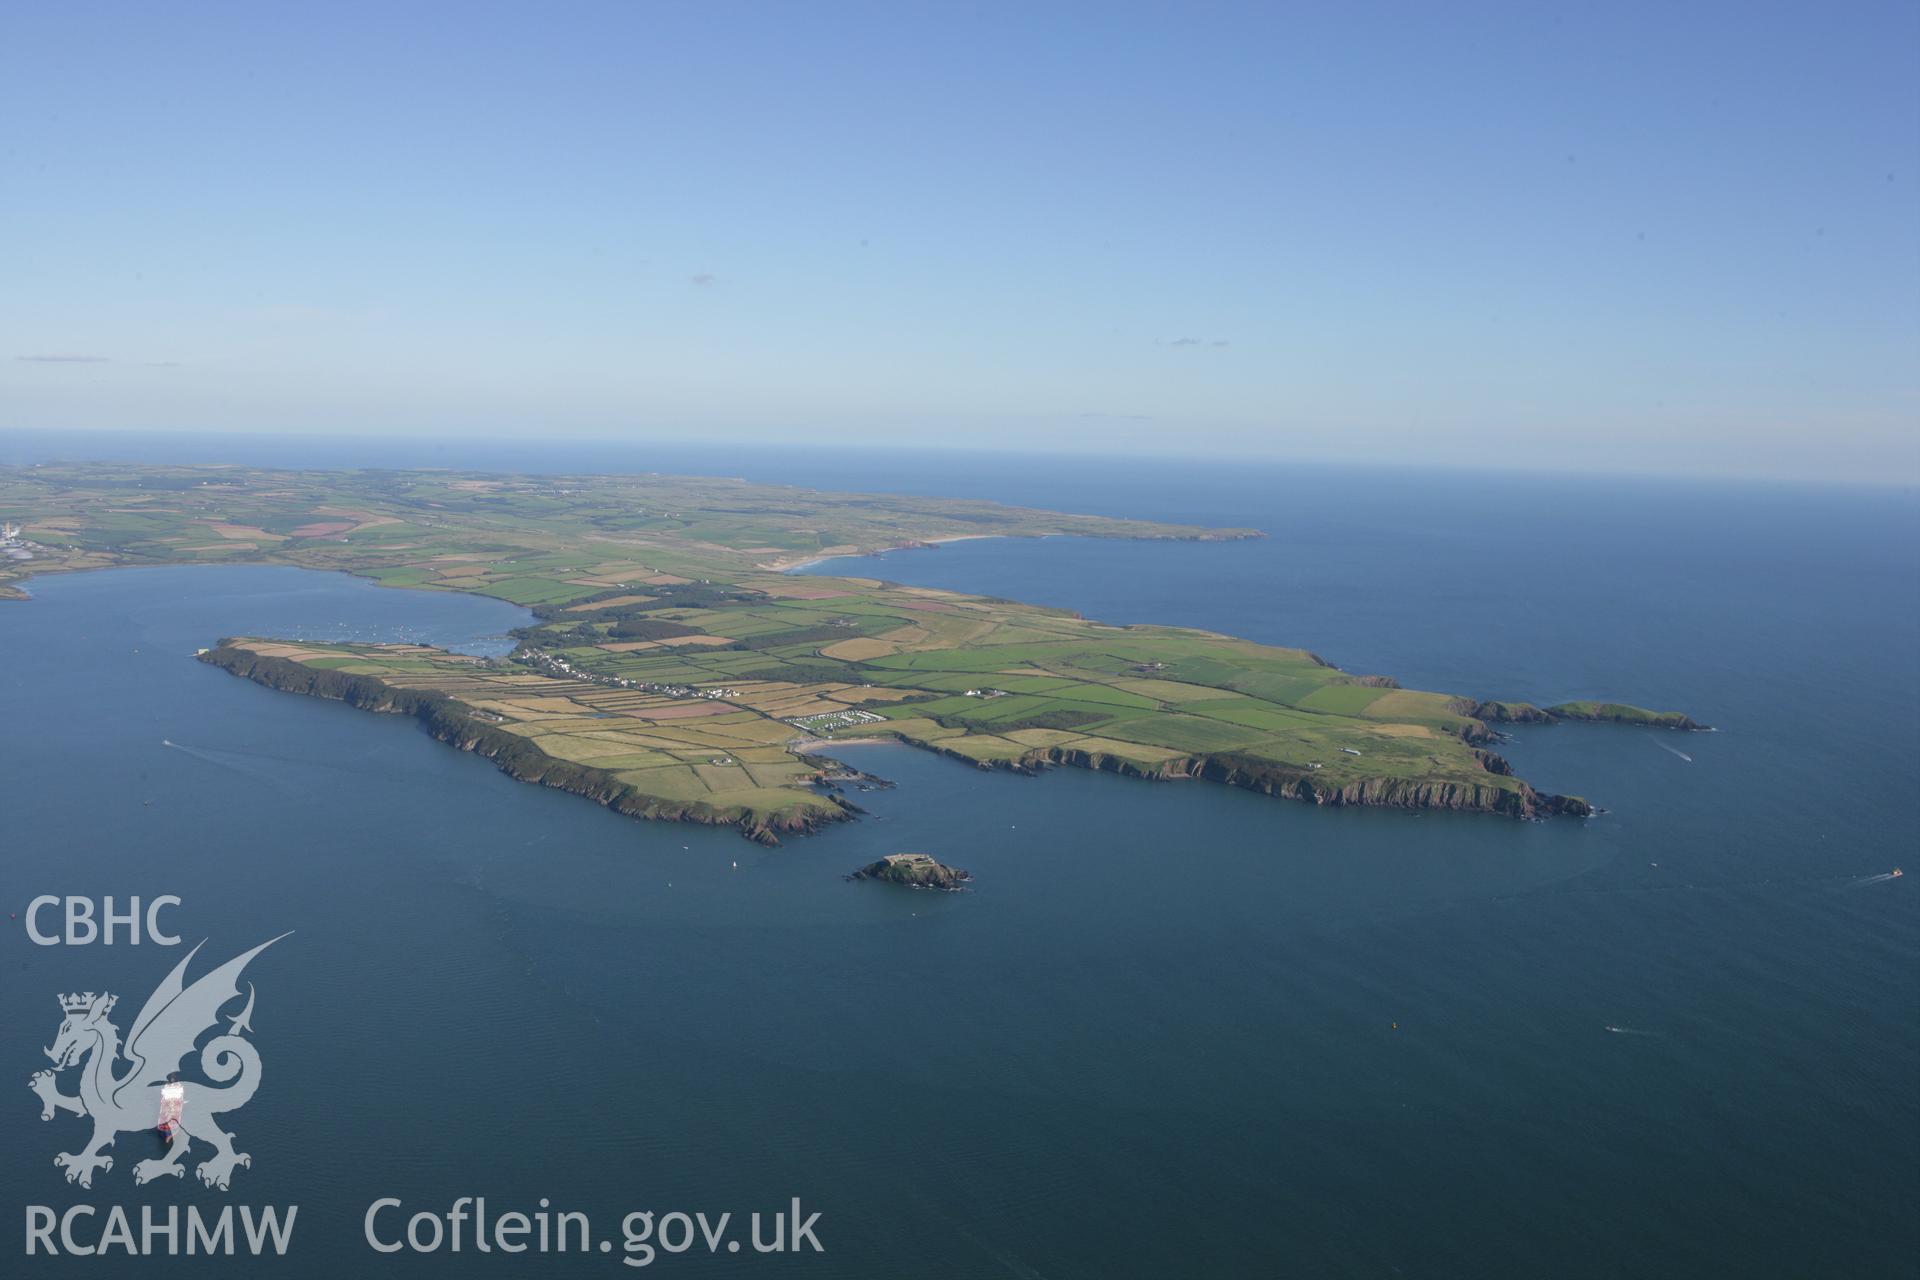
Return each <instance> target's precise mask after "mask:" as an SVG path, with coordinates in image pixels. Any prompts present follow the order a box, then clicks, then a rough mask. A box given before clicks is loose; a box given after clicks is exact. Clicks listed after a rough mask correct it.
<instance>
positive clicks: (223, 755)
mask: <svg viewBox="0 0 1920 1280" xmlns="http://www.w3.org/2000/svg"><path fill="white" fill-rule="evenodd" d="M160 745H161V746H163V747H168V748H170V749H172V750H174V751H181V752H185V753H186V754H187V755H190V756H192V757H193V758H194V759H195V760H203V761H205V762H206V763H208V764H210V765H214V766H216V767H218V768H221V769H231V770H233V771H234V772H235V773H241V774H245V775H246V776H247V777H249V778H258V779H259V780H261V781H263V782H270V783H273V784H274V785H275V786H285V785H287V783H286V780H285V779H283V778H280V777H277V776H275V774H274V773H273V771H272V770H270V769H262V768H261V767H260V766H259V765H258V764H257V763H255V762H254V760H253V757H251V756H248V755H244V754H242V753H241V752H238V751H207V750H203V749H202V748H200V747H190V746H188V745H187V744H186V743H184V742H175V741H174V740H173V739H172V738H162V739H160Z"/></svg>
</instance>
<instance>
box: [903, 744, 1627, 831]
mask: <svg viewBox="0 0 1920 1280" xmlns="http://www.w3.org/2000/svg"><path fill="white" fill-rule="evenodd" d="M901 741H903V742H906V743H908V744H909V745H911V746H916V747H921V748H924V749H925V750H928V751H934V752H937V753H939V754H941V755H944V756H949V757H951V758H953V759H955V760H964V761H966V762H967V763H968V764H972V765H975V766H977V767H979V768H983V769H1010V770H1013V771H1014V772H1016V773H1035V772H1038V771H1039V770H1040V769H1041V768H1043V767H1045V766H1047V765H1064V766H1067V767H1069V768H1076V769H1093V770H1096V771H1098V772H1102V773H1115V774H1119V775H1121V776H1122V777H1128V778H1144V779H1148V780H1150V781H1155V782H1170V781H1183V780H1187V779H1194V778H1199V779H1204V780H1206V781H1209V782H1219V783H1224V784H1225V785H1227V786H1230V787H1244V788H1246V789H1247V790H1250V791H1258V792H1260V793H1261V794H1263V795H1270V796H1279V797H1281V798H1282V799H1286V800H1301V801H1305V802H1306V803H1308V804H1318V805H1327V806H1332V807H1344V806H1365V807H1371V808H1388V809H1451V810H1458V811H1461V812H1471V813H1493V814H1502V815H1505V816H1507V817H1512V818H1544V817H1549V816H1554V815H1564V816H1567V817H1574V818H1584V817H1589V816H1591V815H1592V813H1593V806H1592V805H1590V804H1588V803H1587V802H1586V801H1585V800H1583V799H1581V798H1580V797H1579V796H1561V795H1550V794H1548V793H1546V792H1542V791H1536V790H1534V788H1533V787H1531V786H1529V785H1528V784H1527V783H1525V782H1523V781H1521V780H1520V779H1519V778H1515V777H1513V769H1512V766H1510V765H1508V764H1507V762H1506V761H1505V760H1504V759H1502V758H1501V757H1499V756H1497V755H1494V754H1493V753H1492V752H1486V751H1476V752H1475V753H1474V754H1475V755H1476V756H1477V757H1479V758H1481V763H1482V765H1483V766H1484V767H1485V768H1486V769H1487V772H1488V773H1489V775H1491V776H1490V777H1489V779H1488V781H1486V782H1484V783H1481V782H1470V781H1443V780H1436V779H1415V778H1389V777H1378V778H1361V779H1355V780H1352V781H1349V782H1344V783H1340V784H1337V785H1336V784H1332V783H1329V782H1327V781H1326V780H1325V779H1323V778H1322V777H1321V776H1320V775H1319V773H1318V772H1317V771H1315V770H1311V769H1301V768H1297V767H1290V766H1284V765H1276V764H1274V763H1272V762H1270V761H1266V760H1257V759H1253V758H1250V757H1245V756H1238V755H1235V754H1233V753H1231V752H1215V753H1204V754H1198V755H1191V756H1185V757H1182V758H1180V759H1177V760H1171V761H1168V762H1166V763H1164V764H1162V765H1159V766H1157V767H1148V766H1145V765H1142V764H1141V763H1140V762H1138V761H1135V760H1129V759H1127V758H1126V757H1124V756H1120V755H1113V754H1109V753H1104V752H1096V751H1085V750H1080V749H1077V748H1072V747H1042V748H1036V749H1035V750H1033V751H1030V752H1027V753H1026V754H1025V755H1022V756H1019V757H1016V758H1013V759H1003V760H987V761H982V760H977V759H975V758H974V757H972V756H968V755H965V754H963V753H961V752H958V751H953V750H950V749H947V748H943V747H942V746H941V745H940V743H939V742H938V741H931V740H922V739H917V738H909V737H904V736H903V737H902V738H901ZM1494 778H1500V779H1505V780H1506V781H1505V783H1504V785H1503V784H1502V783H1501V782H1496V781H1494V780H1493V779H1494Z"/></svg>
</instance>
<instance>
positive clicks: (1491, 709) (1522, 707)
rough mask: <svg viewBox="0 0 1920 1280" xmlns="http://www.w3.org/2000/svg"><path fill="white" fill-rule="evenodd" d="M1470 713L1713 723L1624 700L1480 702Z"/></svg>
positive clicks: (1659, 725)
mask: <svg viewBox="0 0 1920 1280" xmlns="http://www.w3.org/2000/svg"><path fill="white" fill-rule="evenodd" d="M1467 714H1468V715H1471V716H1473V717H1474V718H1475V719H1478V720H1484V721H1487V722H1488V723H1490V724H1554V723H1556V722H1558V721H1561V720H1583V721H1587V722H1589V723H1592V724H1632V725H1639V726H1641V727H1642V728H1647V729H1677V730H1680V731H1682V732H1686V733H1706V732H1709V731H1710V730H1712V728H1713V726H1712V725H1708V724H1701V723H1700V722H1699V721H1698V720H1695V719H1694V718H1693V717H1691V716H1688V715H1683V714H1681V713H1680V712H1678V711H1649V710H1647V709H1646V708H1645V707H1635V706H1630V705H1628V704H1627V703H1624V702H1561V703H1556V704H1554V705H1553V706H1551V707H1544V708H1543V707H1536V706H1534V705H1533V704H1532V703H1531V702H1480V703H1475V704H1473V707H1472V709H1471V710H1470V711H1468V712H1467Z"/></svg>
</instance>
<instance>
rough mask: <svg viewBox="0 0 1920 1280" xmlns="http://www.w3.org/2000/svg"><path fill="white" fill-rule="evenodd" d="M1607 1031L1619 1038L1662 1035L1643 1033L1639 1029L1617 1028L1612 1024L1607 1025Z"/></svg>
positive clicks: (1651, 1032)
mask: <svg viewBox="0 0 1920 1280" xmlns="http://www.w3.org/2000/svg"><path fill="white" fill-rule="evenodd" d="M1607 1030H1609V1031H1611V1032H1613V1034H1615V1035H1617V1036H1657V1035H1659V1034H1660V1033H1659V1032H1658V1031H1642V1030H1640V1029H1639V1028H1638V1027H1616V1026H1614V1025H1613V1024H1612V1023H1611V1022H1609V1023H1607Z"/></svg>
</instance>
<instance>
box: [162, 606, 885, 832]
mask: <svg viewBox="0 0 1920 1280" xmlns="http://www.w3.org/2000/svg"><path fill="white" fill-rule="evenodd" d="M200 661H202V662H205V663H208V664H209V665H211V666H216V667H219V668H220V669H221V670H223V671H226V672H228V673H230V674H232V675H236V676H239V677H241V678H242V679H246V680H251V681H253V682H254V683H255V684H259V685H265V686H266V687H267V688H269V689H278V690H281V691H283V692H286V693H300V694H305V695H306V696H308V697H310V698H326V699H329V700H331V701H335V702H344V703H346V704H347V705H348V706H351V707H357V708H359V709H360V710H363V711H372V712H375V713H377V714H383V715H404V716H412V717H413V718H414V719H416V720H418V721H419V722H420V723H421V725H422V726H423V727H424V728H425V729H426V731H427V732H428V733H429V734H431V735H432V736H433V737H434V738H436V739H438V740H439V741H441V742H444V743H446V744H447V745H448V746H451V747H456V748H458V749H459V750H461V751H471V752H472V753H474V754H475V755H478V756H482V757H484V758H486V759H488V760H491V761H493V763H494V764H495V765H496V766H498V767H499V769H500V771H501V772H502V773H505V774H507V775H508V776H509V777H512V778H516V779H518V780H519V781H521V782H531V783H536V784H538V785H540V786H543V787H553V788H555V789H557V790H560V791H565V792H568V793H569V794H571V795H577V796H584V797H585V798H587V799H589V800H591V801H593V802H594V803H595V804H600V805H605V806H606V807H607V808H609V809H612V810H613V811H614V812H615V813H621V814H625V815H627V816H628V817H632V818H643V819H647V820H649V821H659V822H694V823H699V824H701V825H703V826H731V827H738V828H739V829H740V833H741V834H742V835H744V836H746V837H747V838H748V839H749V840H752V841H754V842H756V843H758V844H765V845H777V844H779V843H780V837H781V836H782V835H796V834H797V835H804V834H807V833H810V832H813V831H818V830H820V829H821V828H823V827H826V826H828V825H829V824H831V823H834V822H844V821H847V820H848V819H850V818H852V817H853V816H854V814H855V813H856V812H857V810H855V808H854V806H853V805H851V804H849V803H848V802H847V801H845V800H843V799H841V798H840V797H838V796H826V797H823V800H825V801H826V803H828V804H830V805H832V806H833V807H832V808H831V809H794V810H789V811H783V812H779V813H764V814H763V813H739V812H733V811H728V810H722V809H716V808H714V807H713V806H711V805H706V804H701V803H699V802H698V801H678V800H667V799H663V798H661V797H659V796H650V795H647V794H646V793H644V792H642V791H639V790H637V789H635V788H634V787H632V786H630V785H629V784H627V783H624V782H622V781H620V779H619V778H618V777H616V776H615V775H614V774H612V773H609V772H607V771H606V770H602V769H594V768H590V767H587V766H585V765H580V764H576V763H574V762H572V761H569V760H557V759H555V758H554V757H552V756H550V755H548V754H547V753H546V752H544V751H542V750H540V748H539V747H538V746H536V745H535V744H534V743H532V742H530V741H528V740H527V739H526V738H523V737H520V736H519V735H518V734H512V733H507V732H505V731H504V730H501V729H498V728H495V727H494V726H492V725H489V724H487V723H486V722H484V721H482V720H478V719H476V718H475V717H474V714H473V710H472V708H470V707H468V706H467V705H466V704H465V703H462V702H459V701H456V700H455V699H452V698H448V697H444V696H442V695H440V694H435V693H426V692H423V691H419V690H412V689H400V688H395V687H393V686H391V685H388V684H386V683H384V682H383V681H380V680H375V679H372V678H371V677H368V676H359V675H350V674H348V673H345V672H341V671H324V670H319V669H316V668H313V667H309V666H306V665H305V664H304V663H299V662H295V661H293V660H292V659H289V658H275V657H267V656H264V655H261V654H257V653H253V652H251V651H250V650H246V649H237V648H233V647H232V646H230V645H228V644H226V643H225V642H224V641H223V642H222V643H221V644H220V645H219V646H217V647H215V648H212V649H209V650H207V651H206V652H205V653H203V654H201V655H200Z"/></svg>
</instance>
